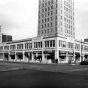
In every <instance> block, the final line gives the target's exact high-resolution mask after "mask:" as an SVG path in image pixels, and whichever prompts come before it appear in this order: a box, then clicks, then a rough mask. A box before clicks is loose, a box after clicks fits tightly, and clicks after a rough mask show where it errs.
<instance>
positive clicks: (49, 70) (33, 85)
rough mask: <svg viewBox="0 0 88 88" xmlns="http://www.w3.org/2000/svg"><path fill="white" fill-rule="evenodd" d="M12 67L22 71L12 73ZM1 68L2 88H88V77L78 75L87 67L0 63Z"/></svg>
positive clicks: (0, 84)
mask: <svg viewBox="0 0 88 88" xmlns="http://www.w3.org/2000/svg"><path fill="white" fill-rule="evenodd" d="M11 67H12V68H13V67H16V68H20V69H19V70H16V71H15V70H14V71H10V68H11ZM0 68H1V69H2V68H3V71H1V72H0V88H88V76H87V75H84V74H80V75H79V74H78V73H81V72H88V71H87V70H85V71H82V70H81V71H80V70H79V71H78V70H77V69H84V68H87V66H68V65H56V64H53V65H44V64H25V63H7V62H0ZM26 68H27V69H26ZM5 69H7V70H8V69H9V70H8V71H5ZM75 69H76V70H77V71H74V70H75ZM59 71H60V72H59ZM61 71H62V72H64V73H62V72H61ZM68 71H69V72H68ZM77 72H78V73H77ZM73 73H74V74H73ZM75 73H77V74H75Z"/></svg>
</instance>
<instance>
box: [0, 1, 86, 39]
mask: <svg viewBox="0 0 88 88" xmlns="http://www.w3.org/2000/svg"><path fill="white" fill-rule="evenodd" d="M74 1H75V34H76V38H77V39H81V38H82V39H84V38H88V0H74ZM0 25H1V26H2V33H4V34H8V35H12V36H13V40H19V39H25V38H31V37H35V36H37V30H38V0H0Z"/></svg>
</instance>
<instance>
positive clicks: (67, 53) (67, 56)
mask: <svg viewBox="0 0 88 88" xmlns="http://www.w3.org/2000/svg"><path fill="white" fill-rule="evenodd" d="M66 61H68V51H67V52H66Z"/></svg>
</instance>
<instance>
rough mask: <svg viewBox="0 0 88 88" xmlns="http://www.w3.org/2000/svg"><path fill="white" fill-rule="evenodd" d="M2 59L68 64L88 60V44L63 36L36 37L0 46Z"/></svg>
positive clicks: (0, 57)
mask: <svg viewBox="0 0 88 88" xmlns="http://www.w3.org/2000/svg"><path fill="white" fill-rule="evenodd" d="M0 59H1V60H8V61H23V62H41V63H56V62H58V63H68V62H69V60H70V61H71V62H81V61H83V60H85V59H88V43H85V42H82V41H81V40H80V41H78V40H76V39H72V38H71V39H70V38H66V37H61V36H51V37H50V36H46V37H34V38H29V39H25V40H19V41H11V42H7V43H3V44H2V45H0Z"/></svg>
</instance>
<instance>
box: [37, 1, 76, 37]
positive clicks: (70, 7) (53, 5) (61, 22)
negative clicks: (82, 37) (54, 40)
mask: <svg viewBox="0 0 88 88" xmlns="http://www.w3.org/2000/svg"><path fill="white" fill-rule="evenodd" d="M38 16H39V17H38V36H52V35H58V36H63V37H70V38H75V28H74V0H39V15H38Z"/></svg>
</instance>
